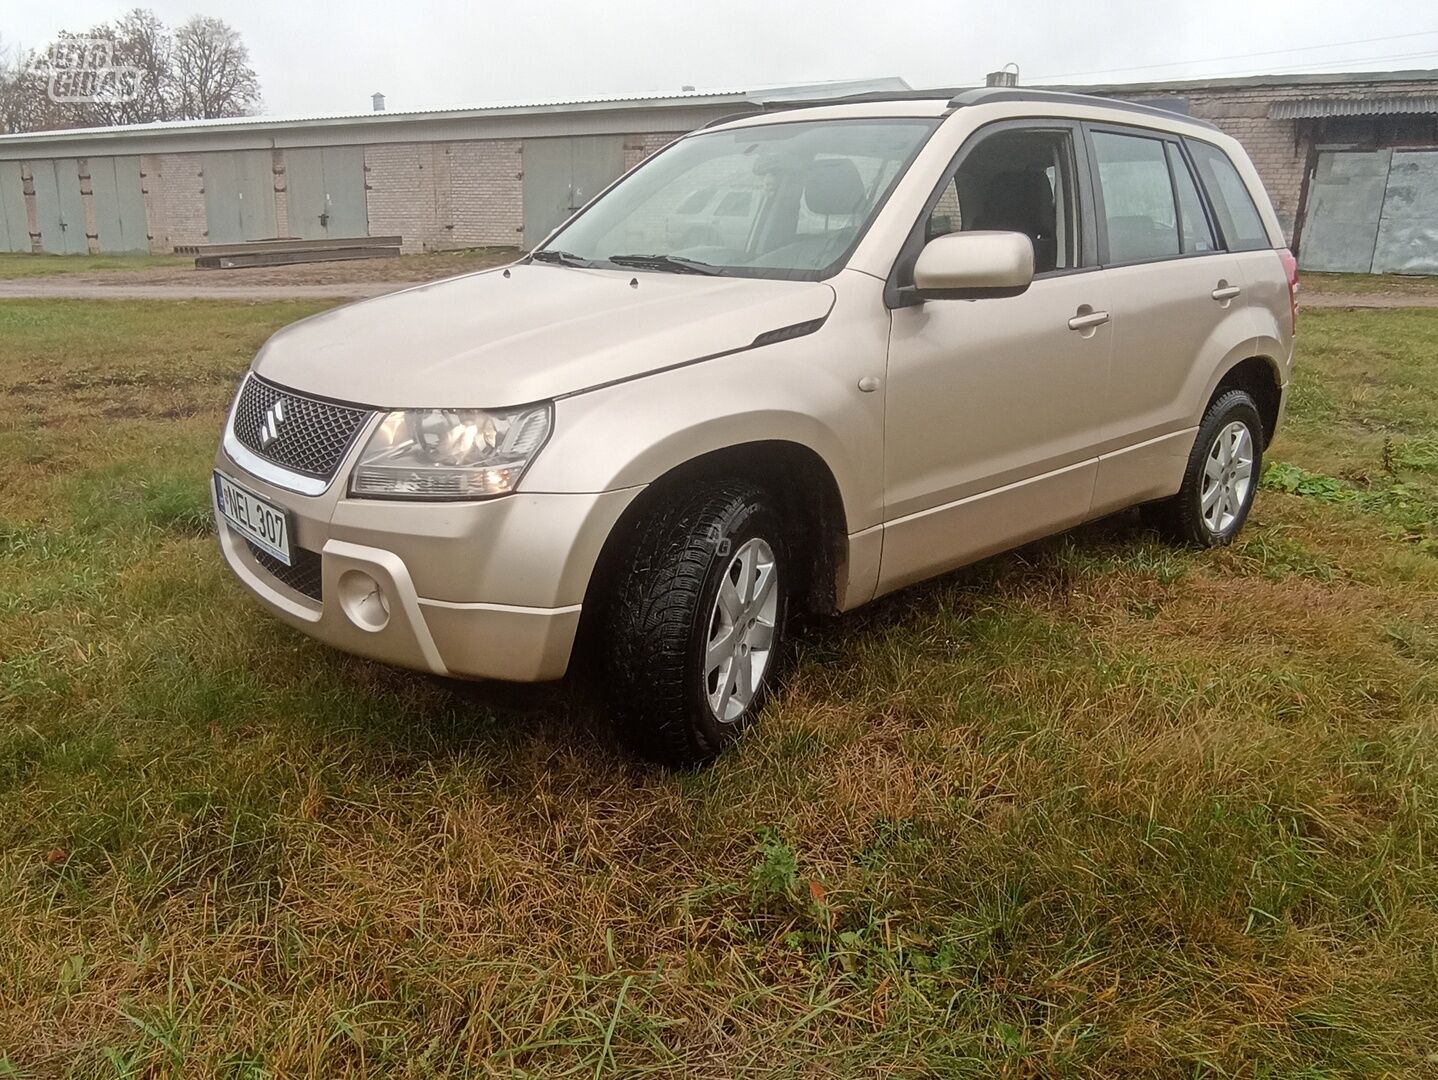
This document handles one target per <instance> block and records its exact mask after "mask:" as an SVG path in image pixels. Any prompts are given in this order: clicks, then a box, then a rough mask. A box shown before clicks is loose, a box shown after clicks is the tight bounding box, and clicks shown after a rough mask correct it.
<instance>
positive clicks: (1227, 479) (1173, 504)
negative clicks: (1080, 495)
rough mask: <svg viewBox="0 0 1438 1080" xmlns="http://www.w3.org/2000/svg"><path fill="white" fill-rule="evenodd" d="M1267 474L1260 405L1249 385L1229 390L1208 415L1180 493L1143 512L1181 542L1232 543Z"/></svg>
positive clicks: (1206, 546) (1203, 545) (1212, 406)
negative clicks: (1263, 477)
mask: <svg viewBox="0 0 1438 1080" xmlns="http://www.w3.org/2000/svg"><path fill="white" fill-rule="evenodd" d="M1245 470H1246V474H1245ZM1262 475H1263V420H1262V419H1261V418H1260V417H1259V415H1258V406H1257V405H1256V404H1255V403H1254V400H1253V398H1252V397H1251V396H1250V395H1249V394H1248V392H1247V391H1246V390H1228V391H1225V392H1224V393H1222V394H1220V395H1219V396H1218V397H1217V398H1215V399H1214V400H1213V402H1212V404H1210V405H1209V407H1208V411H1207V412H1205V413H1204V414H1203V420H1202V422H1200V424H1199V425H1198V436H1197V437H1196V438H1195V439H1194V442H1193V450H1192V451H1191V452H1190V453H1189V455H1188V465H1187V466H1186V467H1185V469H1184V473H1183V486H1182V487H1181V488H1179V490H1178V494H1177V495H1174V496H1173V497H1172V498H1169V499H1164V500H1163V501H1162V502H1156V503H1150V504H1148V505H1147V506H1145V507H1144V517H1145V518H1146V519H1147V520H1148V522H1149V524H1151V525H1153V526H1154V527H1155V528H1157V529H1158V530H1159V531H1160V532H1162V533H1164V534H1165V535H1167V536H1168V537H1169V538H1171V539H1173V540H1176V541H1178V542H1179V543H1184V544H1194V545H1197V546H1198V547H1205V548H1209V547H1220V546H1222V545H1224V544H1230V543H1232V542H1233V538H1234V537H1235V536H1237V535H1238V531H1239V530H1240V529H1241V528H1243V523H1244V522H1245V521H1247V520H1248V512H1249V510H1250V509H1252V507H1253V497H1254V494H1255V493H1256V492H1257V491H1258V481H1259V478H1260V477H1262Z"/></svg>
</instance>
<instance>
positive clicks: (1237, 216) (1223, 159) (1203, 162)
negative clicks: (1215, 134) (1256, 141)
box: [1188, 139, 1273, 251]
mask: <svg viewBox="0 0 1438 1080" xmlns="http://www.w3.org/2000/svg"><path fill="white" fill-rule="evenodd" d="M1188 149H1189V151H1190V152H1191V153H1192V154H1193V160H1194V163H1195V164H1196V165H1197V166H1198V175H1199V177H1200V179H1202V180H1203V187H1204V190H1205V191H1207V192H1208V198H1209V201H1211V202H1212V203H1213V212H1214V213H1215V214H1217V215H1218V227H1219V228H1220V229H1222V230H1223V239H1224V242H1225V244H1226V246H1227V247H1228V250H1229V251H1257V250H1259V249H1260V248H1268V247H1272V246H1273V244H1272V243H1270V242H1269V239H1268V230H1267V229H1265V228H1264V227H1263V218H1262V217H1260V216H1259V213H1258V207H1257V206H1255V205H1254V203H1253V196H1252V195H1250V194H1249V193H1248V185H1247V184H1245V183H1244V182H1243V178H1242V177H1241V176H1239V175H1238V170H1237V169H1235V168H1234V167H1233V162H1231V161H1230V160H1228V155H1227V154H1225V153H1224V152H1223V151H1222V150H1220V149H1219V148H1218V147H1216V146H1214V145H1212V144H1211V143H1206V142H1199V141H1198V140H1197V139H1192V140H1189V142H1188Z"/></svg>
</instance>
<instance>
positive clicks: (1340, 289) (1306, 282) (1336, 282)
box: [1300, 270, 1438, 294]
mask: <svg viewBox="0 0 1438 1080" xmlns="http://www.w3.org/2000/svg"><path fill="white" fill-rule="evenodd" d="M1300 277H1301V280H1302V286H1303V291H1304V292H1312V293H1375V292H1389V293H1418V294H1424V293H1434V292H1438V277H1435V276H1433V275H1428V274H1320V273H1318V272H1317V271H1315V270H1305V271H1303V272H1302V274H1301V275H1300Z"/></svg>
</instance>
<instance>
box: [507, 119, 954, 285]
mask: <svg viewBox="0 0 1438 1080" xmlns="http://www.w3.org/2000/svg"><path fill="white" fill-rule="evenodd" d="M938 124H939V120H937V119H928V118H894V119H863V120H815V121H796V122H793V123H775V124H764V125H757V126H753V127H744V128H735V129H732V130H727V131H726V130H721V131H711V132H703V133H701V134H698V135H692V136H690V137H689V138H686V139H681V140H679V142H677V143H675V144H673V145H672V146H671V147H669V149H667V150H665V151H663V152H662V153H660V154H658V155H656V156H655V157H653V158H651V159H650V160H649V161H647V162H646V163H645V164H644V165H643V166H642V167H640V168H639V169H637V170H636V171H635V172H633V173H631V174H630V175H629V176H627V177H625V178H624V179H623V180H622V181H620V183H619V184H618V185H616V186H615V187H614V188H613V189H612V190H611V191H610V192H609V193H608V194H607V195H605V196H604V198H602V199H601V200H600V201H599V202H597V203H596V204H594V205H593V206H591V207H590V208H589V209H588V210H586V211H585V212H584V213H583V214H582V215H580V216H579V217H578V218H576V219H575V220H574V221H572V222H571V223H570V224H569V225H567V226H565V228H563V229H562V230H561V231H560V232H559V233H558V234H556V235H555V236H554V238H553V239H552V240H551V241H550V242H549V243H548V244H547V245H546V246H545V247H544V248H543V249H540V250H539V251H536V252H535V256H534V257H535V258H536V259H539V260H541V261H543V260H550V261H566V262H568V261H574V260H578V261H582V262H583V263H585V264H588V265H593V266H622V267H626V268H627V267H631V266H632V267H639V268H642V269H652V270H661V271H671V272H677V273H683V272H689V273H709V274H730V275H734V276H743V277H775V278H799V279H809V280H817V279H819V278H821V277H824V276H827V275H828V274H830V273H833V272H834V271H835V270H836V269H837V268H838V267H839V266H841V265H842V264H843V261H844V260H845V259H847V258H848V256H849V253H850V252H851V251H853V249H854V246H855V245H856V244H857V243H858V241H859V237H860V236H861V235H862V234H863V231H864V229H865V228H866V227H867V226H868V224H869V222H870V221H871V220H872V219H873V217H874V215H875V214H876V213H877V212H878V209H879V207H880V206H882V205H883V202H884V199H885V198H886V197H887V195H888V193H889V191H890V190H892V188H893V186H894V183H895V182H896V181H897V180H898V178H899V177H900V176H901V175H902V174H903V172H904V170H905V169H906V168H908V166H909V163H910V162H911V161H912V160H913V158H914V155H915V154H917V153H918V151H919V149H920V147H922V146H923V144H924V141H925V140H926V139H927V138H928V137H929V135H930V134H932V133H933V131H934V129H935V128H936V127H937V126H938ZM701 191H702V192H706V193H707V194H706V195H705V196H704V198H703V199H699V198H697V196H698V193H699V192H701ZM715 192H720V193H722V194H721V195H720V196H719V197H718V198H717V200H714V201H711V199H710V195H712V193H715Z"/></svg>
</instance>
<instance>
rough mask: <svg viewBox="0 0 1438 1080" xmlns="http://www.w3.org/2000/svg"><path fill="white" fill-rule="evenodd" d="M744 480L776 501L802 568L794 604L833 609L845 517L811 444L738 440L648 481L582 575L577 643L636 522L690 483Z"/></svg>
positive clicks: (585, 636)
mask: <svg viewBox="0 0 1438 1080" xmlns="http://www.w3.org/2000/svg"><path fill="white" fill-rule="evenodd" d="M722 480H745V481H749V482H751V483H754V484H756V485H757V486H759V487H761V488H763V489H764V490H765V491H767V492H769V493H770V495H771V496H772V497H773V498H774V499H775V501H776V503H777V504H778V505H779V508H780V513H781V514H782V515H783V518H784V521H785V525H786V530H787V532H788V534H789V536H790V538H791V541H792V542H793V545H794V549H795V550H796V551H798V552H800V553H801V554H800V562H801V563H802V564H803V565H805V566H806V568H807V569H808V574H807V576H806V578H805V580H804V581H803V582H802V584H801V586H800V587H799V588H798V589H796V590H795V593H794V599H795V601H796V602H797V604H798V606H799V607H801V608H803V609H804V610H807V611H810V612H816V613H821V614H828V613H831V612H833V611H836V610H838V606H839V603H838V597H839V595H840V588H841V582H842V580H843V576H844V575H845V574H846V573H847V572H848V562H849V536H848V522H847V518H846V515H845V512H844V503H843V499H842V497H841V495H840V492H839V484H838V481H837V480H836V479H835V477H834V473H833V470H832V469H830V468H829V465H828V463H827V462H825V461H824V459H823V458H822V457H820V456H819V454H818V453H816V452H815V451H814V450H813V449H812V448H810V447H808V446H805V445H803V444H802V443H796V442H789V441H786V440H782V439H769V440H762V441H758V442H748V443H740V444H737V445H735V446H729V447H725V448H724V449H721V450H714V451H710V452H709V453H706V454H701V455H699V456H697V457H694V458H691V459H689V460H688V461H684V462H681V463H680V464H677V465H675V466H673V467H672V468H670V469H669V470H668V471H666V472H664V473H663V474H662V475H660V476H658V477H657V478H655V480H654V481H653V482H652V483H650V484H648V485H647V486H646V487H645V489H644V490H643V491H642V492H640V494H639V495H638V496H636V497H635V498H634V500H633V501H632V502H631V503H630V504H629V505H628V506H627V507H626V508H625V510H624V513H623V514H622V515H620V518H619V520H618V521H617V522H616V523H615V525H614V527H613V528H612V529H610V531H609V536H608V537H607V538H606V540H605V542H604V545H603V547H602V548H601V550H600V554H599V558H598V560H597V561H596V562H595V565H594V569H593V571H592V572H591V574H590V578H589V586H588V588H587V589H586V591H585V596H584V606H583V608H582V612H583V613H582V615H581V616H580V630H579V634H580V640H581V642H584V643H592V641H593V635H594V632H595V628H596V627H597V626H599V625H600V624H601V623H602V622H603V618H604V611H605V603H606V597H607V595H608V592H609V585H610V583H611V582H612V581H613V579H614V575H615V574H616V573H617V572H618V568H619V567H620V565H621V564H622V562H623V559H624V556H625V554H626V553H627V551H628V545H629V544H631V543H632V542H633V539H634V535H635V530H636V529H637V527H638V525H639V524H640V523H641V522H642V521H644V520H645V518H646V517H648V515H649V514H651V513H652V512H653V510H654V508H655V507H656V506H658V505H660V504H661V503H662V502H663V501H665V500H667V499H673V498H675V497H676V496H677V495H678V494H679V493H681V492H683V491H686V490H689V489H691V488H692V487H693V486H694V485H696V484H704V483H714V482H717V481H722Z"/></svg>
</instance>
